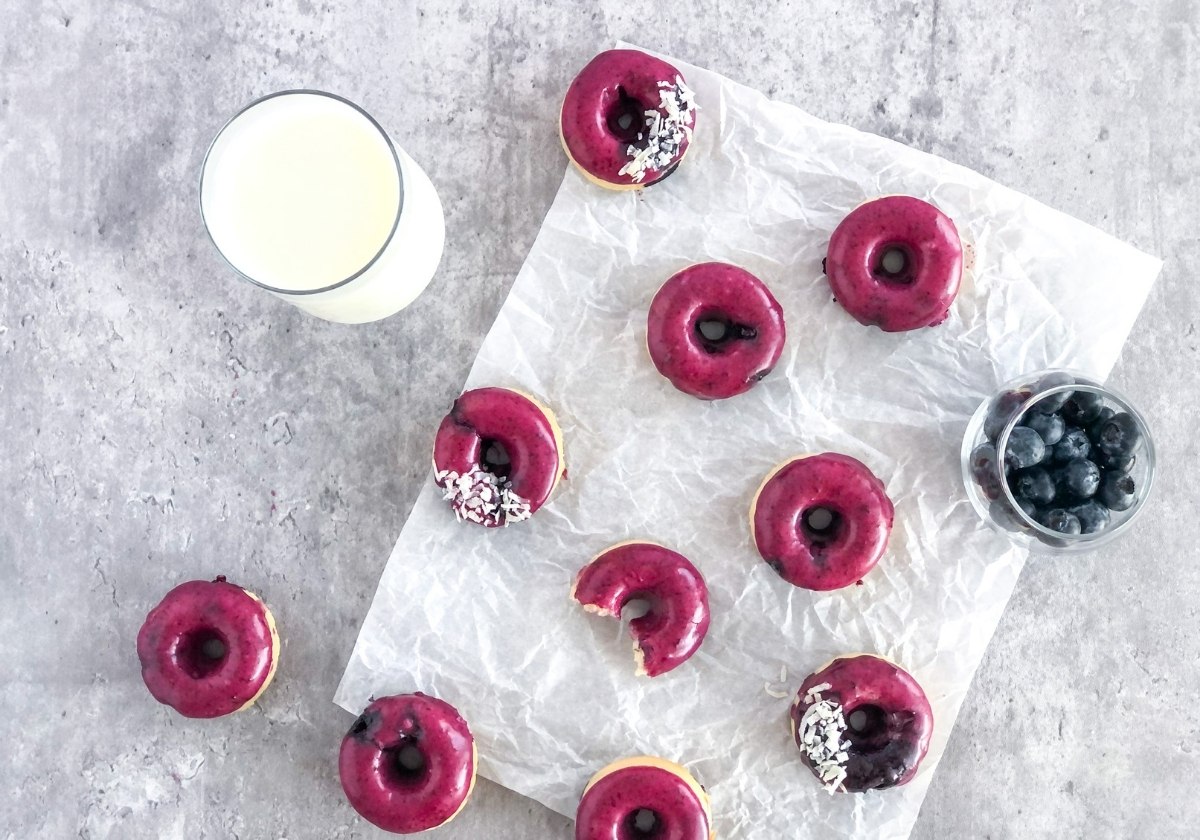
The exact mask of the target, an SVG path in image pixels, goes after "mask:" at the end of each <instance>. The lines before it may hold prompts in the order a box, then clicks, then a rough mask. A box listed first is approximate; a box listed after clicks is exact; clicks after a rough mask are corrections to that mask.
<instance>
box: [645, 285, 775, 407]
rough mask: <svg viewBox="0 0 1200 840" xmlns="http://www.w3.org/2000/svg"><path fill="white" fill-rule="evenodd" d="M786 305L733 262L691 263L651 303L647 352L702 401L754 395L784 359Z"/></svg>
mask: <svg viewBox="0 0 1200 840" xmlns="http://www.w3.org/2000/svg"><path fill="white" fill-rule="evenodd" d="M785 338H786V330H785V329H784V325H783V307H781V306H780V305H779V301H777V300H775V297H774V295H772V294H771V291H770V289H768V288H767V287H766V286H765V285H764V284H763V282H762V281H761V280H759V279H758V278H757V277H755V276H754V275H753V274H751V273H750V272H748V271H746V270H744V269H741V268H738V267H737V266H736V265H729V264H727V263H719V262H709V263H701V264H699V265H693V266H691V267H690V268H685V269H684V270H683V271H681V272H679V273H678V274H676V275H674V276H673V277H671V278H670V279H669V280H667V282H666V283H664V284H663V286H662V288H661V289H659V290H658V293H657V294H656V295H655V296H654V300H653V301H652V302H651V303H650V315H649V317H648V319H647V323H646V346H647V347H648V348H649V350H650V358H651V359H652V360H653V361H654V366H655V367H656V368H658V372H659V373H661V374H662V375H663V376H665V377H666V378H667V379H669V380H670V382H671V384H672V385H674V386H675V387H676V388H678V389H679V390H680V391H683V392H684V393H685V394H691V395H692V396H694V397H699V398H700V399H702V400H720V399H725V398H726V397H732V396H736V395H737V394H741V393H745V392H746V391H749V390H750V389H751V388H752V387H754V384H755V383H756V382H758V381H759V380H761V379H762V378H763V377H765V376H766V375H767V374H768V373H770V372H771V370H772V368H774V367H775V365H776V363H777V362H778V361H779V356H780V354H782V353H783V343H784V340H785Z"/></svg>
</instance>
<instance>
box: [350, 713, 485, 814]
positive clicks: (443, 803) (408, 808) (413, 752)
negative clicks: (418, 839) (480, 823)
mask: <svg viewBox="0 0 1200 840" xmlns="http://www.w3.org/2000/svg"><path fill="white" fill-rule="evenodd" d="M477 764H478V756H477V755H476V752H475V739H474V738H473V737H472V736H471V730H470V729H469V728H468V727H467V722H466V721H465V720H463V719H462V716H461V715H460V714H459V713H458V711H457V710H456V709H455V708H454V707H453V706H451V705H450V704H449V703H445V702H443V701H441V700H438V699H435V698H433V697H427V696H426V695H424V694H421V693H419V692H418V693H416V694H399V695H395V696H392V697H381V698H380V699H378V700H376V701H374V702H373V703H371V705H369V706H367V708H366V711H364V712H363V713H362V714H361V715H360V716H359V717H358V719H357V720H355V721H354V725H353V726H351V727H350V731H349V732H347V733H346V737H345V738H343V739H342V748H341V752H340V753H339V754H338V775H339V776H341V780H342V789H343V790H344V791H345V792H346V798H347V799H348V800H349V801H350V804H351V805H353V806H354V810H356V811H358V813H360V814H361V815H362V816H363V817H364V818H365V819H367V820H369V821H370V822H372V823H374V824H375V825H377V826H378V827H380V828H382V829H384V830H385V831H391V832H395V833H396V834H416V833H417V832H420V831H426V830H428V829H431V828H437V827H438V826H440V825H445V824H446V823H448V822H450V820H452V819H454V818H455V817H456V816H458V814H459V812H460V811H462V809H463V807H464V806H465V805H466V804H467V798H468V797H470V795H471V791H472V790H473V789H474V787H475V771H476V766H477Z"/></svg>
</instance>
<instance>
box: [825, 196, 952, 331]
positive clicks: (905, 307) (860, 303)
mask: <svg viewBox="0 0 1200 840" xmlns="http://www.w3.org/2000/svg"><path fill="white" fill-rule="evenodd" d="M962 272H963V246H962V241H961V240H960V239H959V236H958V230H957V229H956V228H955V227H954V222H952V221H950V218H949V217H948V216H946V214H944V213H943V212H942V211H940V210H938V209H937V208H936V207H934V206H933V205H932V204H930V203H928V202H926V201H922V200H921V199H919V198H913V197H912V196H907V195H891V196H885V197H883V198H877V199H875V200H873V201H868V202H867V203H866V204H861V205H859V206H858V207H856V208H855V209H854V210H852V211H851V212H850V215H848V216H847V217H846V218H845V219H843V220H842V222H841V224H839V225H838V226H837V229H836V230H834V232H833V237H832V239H830V241H829V253H828V256H827V257H826V258H825V274H826V275H828V277H829V285H830V287H831V288H832V289H833V295H834V297H835V298H837V301H838V303H840V304H841V305H842V307H843V308H844V309H845V310H846V311H847V312H849V313H850V314H851V315H853V316H854V318H855V319H856V320H857V321H858V322H859V323H861V324H865V325H867V326H871V325H872V324H873V325H875V326H877V327H879V328H880V329H882V330H884V331H885V332H902V331H904V330H915V329H918V328H920V327H931V326H934V325H935V324H940V323H942V321H945V320H946V318H947V316H948V315H949V314H950V304H952V303H953V302H954V297H955V295H957V294H958V287H959V284H960V283H961V282H962Z"/></svg>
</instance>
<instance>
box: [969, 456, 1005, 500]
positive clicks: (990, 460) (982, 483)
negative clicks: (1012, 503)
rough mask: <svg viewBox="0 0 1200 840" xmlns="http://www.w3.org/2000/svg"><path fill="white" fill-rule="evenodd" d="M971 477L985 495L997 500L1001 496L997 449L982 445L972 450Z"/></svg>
mask: <svg viewBox="0 0 1200 840" xmlns="http://www.w3.org/2000/svg"><path fill="white" fill-rule="evenodd" d="M971 476H972V477H973V478H974V479H975V483H976V484H978V485H979V487H980V489H981V490H983V495H985V496H987V497H988V498H989V499H996V498H998V497H999V496H1000V495H1001V490H1000V471H999V469H997V467H996V447H994V446H992V445H991V444H990V443H981V444H979V445H978V446H976V447H975V448H974V449H972V450H971Z"/></svg>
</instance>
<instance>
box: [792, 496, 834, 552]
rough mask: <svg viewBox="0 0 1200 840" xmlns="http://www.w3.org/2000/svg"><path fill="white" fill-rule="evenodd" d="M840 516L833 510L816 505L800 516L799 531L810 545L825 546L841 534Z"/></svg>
mask: <svg viewBox="0 0 1200 840" xmlns="http://www.w3.org/2000/svg"><path fill="white" fill-rule="evenodd" d="M842 521H843V520H842V515H841V514H840V513H838V512H837V511H836V510H834V509H833V508H828V507H824V506H823V505H817V506H815V507H811V508H808V509H807V510H805V511H804V512H803V513H801V514H800V530H801V531H802V532H803V534H804V536H805V538H807V539H808V541H809V542H810V543H812V544H813V545H816V546H826V545H830V544H831V543H833V542H835V541H836V540H837V538H838V537H839V536H841V533H842Z"/></svg>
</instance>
